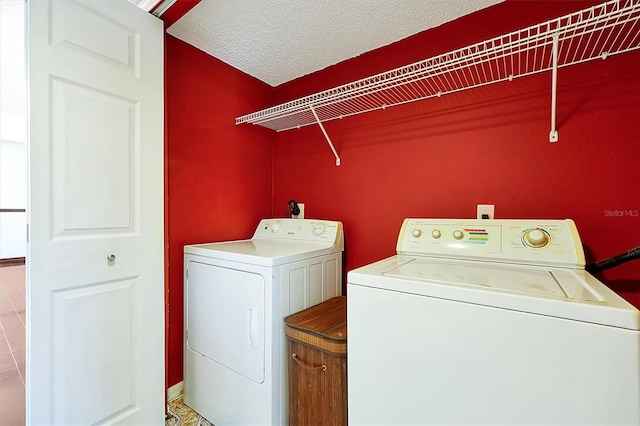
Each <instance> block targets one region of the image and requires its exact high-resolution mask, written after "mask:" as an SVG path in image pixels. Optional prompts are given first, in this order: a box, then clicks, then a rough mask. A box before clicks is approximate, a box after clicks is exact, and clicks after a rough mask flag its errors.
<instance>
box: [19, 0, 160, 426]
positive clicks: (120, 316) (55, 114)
mask: <svg viewBox="0 0 640 426" xmlns="http://www.w3.org/2000/svg"><path fill="white" fill-rule="evenodd" d="M27 6H28V11H27V13H28V58H29V59H28V70H29V114H30V115H29V117H30V118H29V206H28V214H29V229H30V235H29V244H28V254H27V304H28V305H27V422H28V423H29V424H47V425H49V424H56V425H71V424H82V425H89V424H105V423H107V424H132V425H133V424H135V425H142V424H154V425H159V424H163V423H164V413H165V380H164V371H165V369H164V352H165V348H164V266H163V264H164V251H163V230H164V225H163V220H164V217H163V204H164V203H163V187H164V184H163V25H162V22H161V21H160V20H158V19H157V18H155V17H153V16H151V15H149V14H147V13H145V12H143V11H142V10H140V9H138V8H136V7H135V6H133V5H132V4H130V3H128V2H127V1H126V0H109V1H104V0H31V1H29V2H28V5H27Z"/></svg>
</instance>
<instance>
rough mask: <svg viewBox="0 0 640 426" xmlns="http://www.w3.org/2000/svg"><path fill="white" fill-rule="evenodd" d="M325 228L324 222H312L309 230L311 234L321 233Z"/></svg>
mask: <svg viewBox="0 0 640 426" xmlns="http://www.w3.org/2000/svg"><path fill="white" fill-rule="evenodd" d="M325 229H326V226H325V224H324V223H314V224H313V228H312V229H311V232H312V233H313V235H322V233H323V232H324V230H325Z"/></svg>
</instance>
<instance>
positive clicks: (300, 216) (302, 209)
mask: <svg viewBox="0 0 640 426" xmlns="http://www.w3.org/2000/svg"><path fill="white" fill-rule="evenodd" d="M298 208H299V209H300V214H299V215H298V219H304V203H298Z"/></svg>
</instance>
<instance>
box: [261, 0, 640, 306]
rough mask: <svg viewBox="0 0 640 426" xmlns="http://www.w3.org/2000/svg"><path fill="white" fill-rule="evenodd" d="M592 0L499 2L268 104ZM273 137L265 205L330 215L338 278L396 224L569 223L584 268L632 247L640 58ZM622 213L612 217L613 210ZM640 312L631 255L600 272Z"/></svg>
mask: <svg viewBox="0 0 640 426" xmlns="http://www.w3.org/2000/svg"><path fill="white" fill-rule="evenodd" d="M596 3H598V2H593V1H588V2H580V1H544V2H541V1H507V2H506V3H502V4H499V5H496V6H494V7H491V8H489V9H486V10H484V11H480V12H478V13H475V14H473V15H470V16H467V17H464V18H462V19H459V20H457V21H455V22H453V23H448V24H445V25H443V26H441V27H438V28H435V29H433V30H429V31H426V32H423V33H420V34H418V35H416V36H413V37H410V38H408V39H405V40H402V41H400V42H398V43H395V44H392V45H390V46H386V47H384V48H381V49H378V50H376V51H373V52H370V53H367V54H365V55H362V56H359V57H356V58H353V59H351V60H349V61H346V62H343V63H340V64H338V65H335V66H332V67H329V68H327V69H325V70H322V71H319V72H316V73H314V74H311V75H309V76H305V77H302V78H300V79H297V80H295V81H293V82H290V83H287V84H285V85H282V86H279V87H277V88H276V97H277V102H284V101H287V100H291V99H294V98H296V97H299V96H304V95H308V94H311V93H314V92H317V91H320V90H324V89H328V88H331V87H334V86H337V85H340V84H344V83H347V82H349V81H353V80H355V79H359V78H363V77H367V76H369V75H372V74H375V73H378V72H381V71H385V70H389V69H392V68H396V67H399V66H402V65H406V64H408V63H411V62H415V61H418V60H422V59H426V58H428V57H431V56H434V55H437V54H441V53H445V52H447V51H450V50H453V49H456V48H459V47H463V46H466V45H469V44H472V43H475V42H479V41H481V40H483V39H487V38H491V37H495V36H498V35H501V34H504V33H507V32H510V31H513V30H516V29H519V28H522V27H525V26H528V25H532V24H535V23H537V22H541V21H543V20H546V19H550V18H553V17H556V16H560V15H563V14H566V13H569V12H571V11H575V10H579V9H581V8H583V7H586V6H589V5H592V4H596ZM550 82H551V75H550V73H544V74H540V75H536V76H530V77H525V78H520V79H516V80H515V81H513V82H505V83H498V84H494V85H491V86H486V87H484V88H477V89H473V90H468V91H464V92H460V93H457V94H450V95H445V96H443V97H442V98H437V99H431V100H426V101H421V102H416V103H412V104H408V105H404V106H398V107H393V108H390V109H387V110H384V111H376V112H372V113H368V114H364V115H360V116H356V117H350V118H346V119H343V120H337V121H333V122H328V123H326V124H325V127H326V130H327V132H328V134H329V135H330V137H331V139H332V141H333V142H334V145H335V146H336V149H337V151H338V153H339V154H340V156H341V159H342V165H341V166H339V167H336V166H335V163H334V158H333V155H332V153H331V151H330V149H329V147H328V146H327V144H326V142H325V140H324V137H323V135H322V133H321V132H320V129H319V128H317V127H308V128H303V129H299V130H292V131H287V132H283V133H278V134H277V135H276V143H275V155H274V169H273V170H274V197H273V203H274V204H273V210H274V212H275V213H276V214H284V209H285V206H286V203H287V201H288V200H289V199H291V198H294V199H296V200H298V201H299V202H304V203H305V211H306V216H307V217H317V218H327V219H335V220H340V221H342V222H343V223H344V229H345V239H346V244H347V270H350V269H353V268H355V267H358V266H361V265H364V264H366V263H369V262H372V261H376V260H379V259H381V258H383V257H387V256H390V255H393V254H394V252H395V242H396V238H397V234H398V231H399V228H400V225H401V222H402V219H403V218H405V217H451V218H470V217H475V214H476V204H495V206H496V217H498V218H549V219H551V218H572V219H574V220H575V221H576V223H577V226H578V229H579V231H580V234H581V237H582V239H583V244H584V245H585V249H586V253H587V260H588V262H591V261H594V260H598V259H602V258H604V257H608V256H613V255H616V254H619V253H621V252H623V251H625V250H627V249H630V248H632V247H635V246H639V245H640V217H639V216H638V211H639V210H640V190H639V189H638V170H639V169H640V144H639V142H640V102H638V99H640V52H632V53H627V54H623V55H619V56H616V57H609V58H608V59H607V60H604V61H596V62H591V63H587V64H581V65H577V66H573V67H570V68H565V69H561V70H560V71H559V84H558V113H557V119H558V128H559V135H560V136H559V142H558V143H555V144H551V143H549V142H548V134H549V130H550V102H551V95H550V93H551V92H550ZM616 211H618V212H622V215H621V216H616V215H614V213H612V212H616ZM599 277H600V278H601V279H603V281H605V282H606V283H608V284H609V285H610V286H612V287H613V288H614V289H615V290H617V291H618V292H619V293H621V294H622V295H623V296H624V297H625V298H627V299H628V300H629V301H631V302H632V303H634V304H635V305H637V306H640V293H639V292H640V261H636V262H630V263H627V264H625V265H622V266H619V267H617V268H614V269H611V270H609V271H606V272H605V273H603V274H601V275H599Z"/></svg>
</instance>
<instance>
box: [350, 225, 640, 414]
mask: <svg viewBox="0 0 640 426" xmlns="http://www.w3.org/2000/svg"><path fill="white" fill-rule="evenodd" d="M583 268H584V253H583V249H582V244H581V242H580V238H579V236H578V232H577V230H576V227H575V224H574V223H573V221H571V220H564V221H553V220H551V221H550V220H490V221H488V220H485V221H475V220H444V219H405V221H404V223H403V225H402V229H401V231H400V235H399V237H398V245H397V255H395V256H392V257H390V258H387V259H385V260H381V261H379V262H376V263H373V264H370V265H368V266H364V267H362V268H359V269H355V270H353V271H350V272H349V273H348V278H347V323H348V332H349V357H348V381H349V387H348V396H349V424H350V425H353V426H356V425H390V424H393V425H403V424H404V425H408V424H412V425H418V424H419V425H425V424H438V425H444V424H465V425H472V424H492V425H495V424H510V425H513V424H527V425H533V424H535V425H541V424H558V425H569V424H580V425H587V424H592V425H603V424H608V425H611V424H625V425H631V424H634V425H637V424H640V334H639V331H638V330H639V329H640V312H639V311H638V310H637V309H636V308H634V307H633V306H632V305H630V304H629V303H627V302H626V301H625V300H623V299H622V298H621V297H619V296H618V295H617V294H615V293H614V292H613V291H611V290H610V289H609V288H607V287H606V286H605V285H604V284H602V283H601V282H600V281H598V280H597V279H595V278H594V277H593V276H591V275H590V274H589V273H587V272H585V271H584V269H583Z"/></svg>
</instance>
